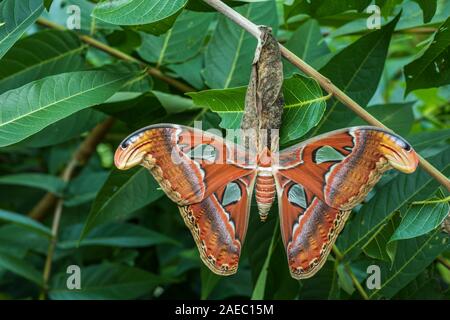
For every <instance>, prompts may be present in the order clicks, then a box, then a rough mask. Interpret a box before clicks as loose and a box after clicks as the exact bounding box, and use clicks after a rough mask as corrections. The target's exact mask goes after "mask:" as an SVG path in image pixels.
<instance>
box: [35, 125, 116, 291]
mask: <svg viewBox="0 0 450 320" xmlns="http://www.w3.org/2000/svg"><path fill="white" fill-rule="evenodd" d="M113 124H114V119H113V118H108V119H106V120H105V121H103V122H102V123H100V124H98V125H97V126H96V127H95V128H94V129H93V130H92V131H91V133H90V134H89V135H88V136H87V138H86V139H85V140H84V141H83V143H82V144H81V145H80V146H79V147H78V149H77V150H76V151H75V153H74V154H73V156H72V158H71V159H70V161H69V163H68V164H67V166H66V167H65V168H64V171H63V173H62V174H61V179H62V180H63V181H64V182H68V181H69V180H70V179H71V178H72V176H73V175H74V172H75V169H76V168H77V166H78V165H82V164H84V163H86V162H87V161H88V160H89V158H90V157H91V156H92V154H94V152H95V150H96V148H97V145H98V144H99V143H100V142H101V141H102V140H103V138H104V137H105V135H106V133H107V132H108V131H109V129H110V128H111V127H112V125H113ZM49 199H52V200H49ZM42 201H45V202H46V206H45V207H44V206H43V205H39V204H38V206H37V207H36V210H33V211H32V213H33V214H34V216H32V217H33V218H35V219H40V218H42V217H43V216H44V215H45V213H46V212H47V209H48V208H51V207H53V205H54V204H55V202H56V207H55V212H54V215H53V222H52V237H51V240H50V243H49V245H48V250H47V257H46V260H45V266H44V271H43V276H42V277H43V288H42V292H41V295H40V298H41V299H44V298H45V294H46V292H47V289H48V281H49V279H50V274H51V269H52V261H53V254H54V252H55V248H56V243H57V240H58V231H59V224H60V221H61V214H62V210H63V204H64V199H58V198H56V197H53V198H50V197H48V196H45V197H44V198H43V199H42ZM44 208H45V209H46V210H45V211H39V210H42V209H44Z"/></svg>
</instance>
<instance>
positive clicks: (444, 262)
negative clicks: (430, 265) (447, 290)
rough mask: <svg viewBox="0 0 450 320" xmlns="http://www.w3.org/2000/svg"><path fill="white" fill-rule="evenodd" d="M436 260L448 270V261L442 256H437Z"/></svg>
mask: <svg viewBox="0 0 450 320" xmlns="http://www.w3.org/2000/svg"><path fill="white" fill-rule="evenodd" d="M436 260H437V261H438V262H439V263H440V264H442V265H443V266H444V267H446V268H447V269H448V270H450V263H449V262H448V261H447V260H446V259H445V258H444V257H442V256H438V257H437V258H436Z"/></svg>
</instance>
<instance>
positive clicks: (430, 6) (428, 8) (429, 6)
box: [414, 0, 437, 23]
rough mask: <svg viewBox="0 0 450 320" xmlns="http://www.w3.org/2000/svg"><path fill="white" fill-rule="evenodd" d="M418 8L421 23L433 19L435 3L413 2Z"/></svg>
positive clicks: (419, 0) (425, 0)
mask: <svg viewBox="0 0 450 320" xmlns="http://www.w3.org/2000/svg"><path fill="white" fill-rule="evenodd" d="M414 1H415V2H417V3H418V4H419V6H420V9H422V12H423V22H424V23H427V22H430V21H431V19H433V16H434V14H435V13H436V8H437V1H429V0H414Z"/></svg>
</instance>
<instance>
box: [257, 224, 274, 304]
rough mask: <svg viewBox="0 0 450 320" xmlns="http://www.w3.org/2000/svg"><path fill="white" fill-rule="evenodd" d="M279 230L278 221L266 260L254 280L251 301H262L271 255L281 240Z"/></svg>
mask: <svg viewBox="0 0 450 320" xmlns="http://www.w3.org/2000/svg"><path fill="white" fill-rule="evenodd" d="M279 229H280V224H279V220H277V223H276V225H275V229H274V231H273V235H272V240H271V241H270V246H269V250H268V252H267V256H266V259H265V260H264V264H263V267H262V269H261V271H260V273H259V275H258V280H256V284H255V287H254V289H253V293H252V300H263V299H264V295H265V289H266V281H267V275H268V272H269V264H270V259H271V258H272V254H273V252H274V249H275V246H276V245H277V242H279V241H280V238H281V233H280V232H279Z"/></svg>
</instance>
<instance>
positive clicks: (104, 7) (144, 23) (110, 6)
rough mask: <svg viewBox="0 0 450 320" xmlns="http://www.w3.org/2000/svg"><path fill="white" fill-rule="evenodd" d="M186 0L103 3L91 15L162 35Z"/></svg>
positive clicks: (124, 0)
mask: <svg viewBox="0 0 450 320" xmlns="http://www.w3.org/2000/svg"><path fill="white" fill-rule="evenodd" d="M186 3H187V0H171V1H166V0H147V1H141V0H123V1H103V2H101V3H99V4H97V6H96V7H95V9H94V11H93V13H92V15H93V16H94V17H95V18H97V19H99V20H102V21H104V22H108V23H111V24H115V25H122V26H139V29H142V30H145V31H147V32H150V33H153V34H157V35H158V34H162V33H164V32H166V31H167V30H168V29H170V28H171V26H172V24H173V23H174V21H175V19H176V18H177V16H178V15H179V14H180V12H181V11H182V9H183V7H184V6H185V5H186Z"/></svg>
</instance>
